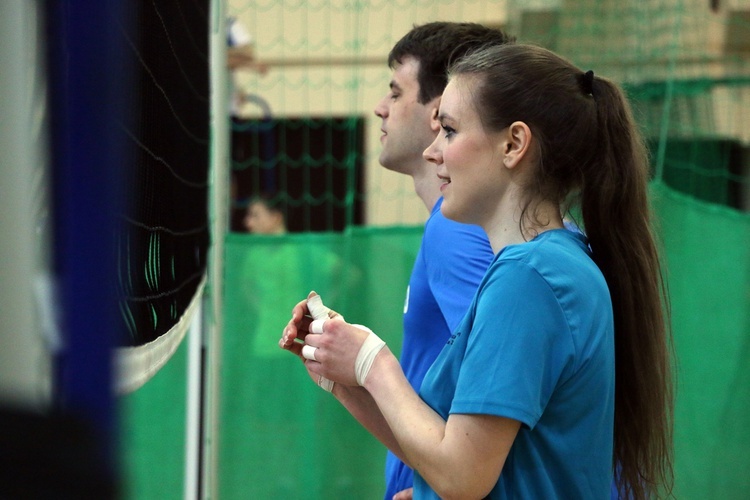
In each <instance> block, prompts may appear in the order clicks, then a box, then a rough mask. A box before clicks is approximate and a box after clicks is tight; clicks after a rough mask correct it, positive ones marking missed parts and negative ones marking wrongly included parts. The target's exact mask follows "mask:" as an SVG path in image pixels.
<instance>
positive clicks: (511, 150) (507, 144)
mask: <svg viewBox="0 0 750 500" xmlns="http://www.w3.org/2000/svg"><path fill="white" fill-rule="evenodd" d="M504 139H505V140H504V141H503V143H502V145H503V164H504V165H505V166H506V167H507V168H515V167H516V166H517V165H518V164H519V163H521V160H523V159H524V158H525V157H527V156H528V155H529V151H530V149H531V129H530V128H529V126H528V125H526V124H525V123H524V122H513V123H511V124H510V126H509V127H508V128H507V129H506V131H505V138H504Z"/></svg>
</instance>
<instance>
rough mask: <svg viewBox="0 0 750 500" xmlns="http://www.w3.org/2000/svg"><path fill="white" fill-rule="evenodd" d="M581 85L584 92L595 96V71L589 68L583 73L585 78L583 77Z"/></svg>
mask: <svg viewBox="0 0 750 500" xmlns="http://www.w3.org/2000/svg"><path fill="white" fill-rule="evenodd" d="M581 87H582V88H583V93H584V94H586V95H590V96H592V97H593V95H594V72H593V71H591V70H588V71H587V72H585V73H584V74H583V78H582V79H581Z"/></svg>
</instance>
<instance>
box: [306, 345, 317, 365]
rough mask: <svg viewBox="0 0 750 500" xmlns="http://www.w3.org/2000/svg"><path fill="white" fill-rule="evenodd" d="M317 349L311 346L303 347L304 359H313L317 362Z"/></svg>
mask: <svg viewBox="0 0 750 500" xmlns="http://www.w3.org/2000/svg"><path fill="white" fill-rule="evenodd" d="M317 350H318V348H317V347H313V346H311V345H303V346H302V357H303V358H305V359H311V360H313V361H317V359H316V358H315V351H317Z"/></svg>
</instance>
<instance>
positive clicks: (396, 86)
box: [388, 80, 401, 90]
mask: <svg viewBox="0 0 750 500" xmlns="http://www.w3.org/2000/svg"><path fill="white" fill-rule="evenodd" d="M388 86H389V87H390V88H391V90H401V86H400V85H399V84H398V83H397V82H396V81H395V80H391V83H389V84H388Z"/></svg>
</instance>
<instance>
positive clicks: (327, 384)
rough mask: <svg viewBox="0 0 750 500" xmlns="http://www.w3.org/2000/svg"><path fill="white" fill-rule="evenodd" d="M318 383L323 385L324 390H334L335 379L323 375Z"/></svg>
mask: <svg viewBox="0 0 750 500" xmlns="http://www.w3.org/2000/svg"><path fill="white" fill-rule="evenodd" d="M318 385H319V386H320V387H322V388H323V390H324V391H327V392H331V391H332V390H333V380H328V379H327V378H325V377H324V376H323V375H321V376H320V377H318Z"/></svg>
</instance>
